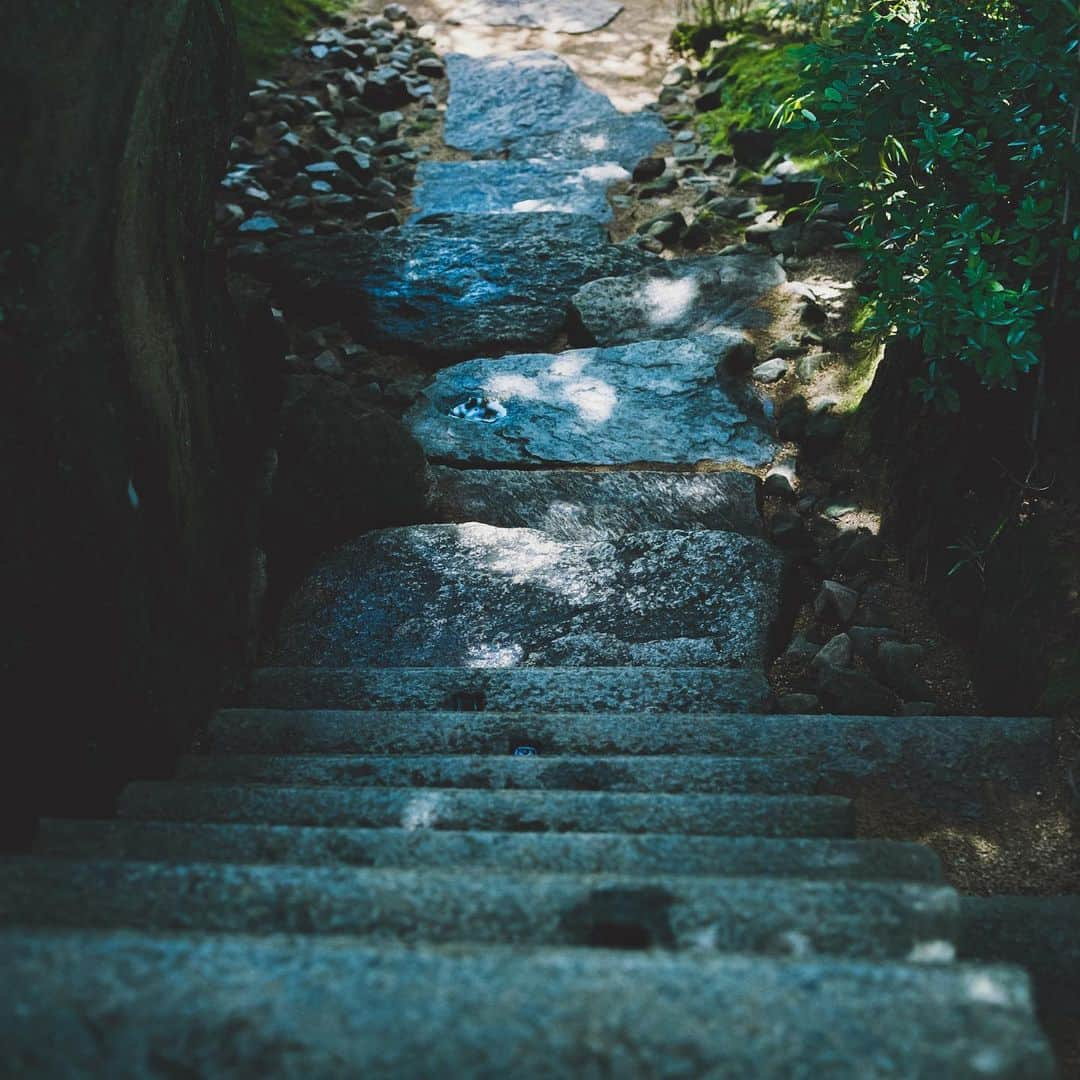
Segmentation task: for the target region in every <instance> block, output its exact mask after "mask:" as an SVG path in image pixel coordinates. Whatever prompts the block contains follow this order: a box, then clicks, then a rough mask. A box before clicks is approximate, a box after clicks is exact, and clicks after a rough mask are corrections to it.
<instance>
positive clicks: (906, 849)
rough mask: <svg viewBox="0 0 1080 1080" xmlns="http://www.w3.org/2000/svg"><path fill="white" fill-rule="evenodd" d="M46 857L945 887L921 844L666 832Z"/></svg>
mask: <svg viewBox="0 0 1080 1080" xmlns="http://www.w3.org/2000/svg"><path fill="white" fill-rule="evenodd" d="M34 850H35V851H38V852H40V853H41V854H44V855H64V856H72V855H81V856H83V857H86V856H89V855H93V856H97V857H99V858H112V859H158V860H162V859H175V860H180V861H186V862H209V861H213V862H238V863H260V862H262V863H265V862H285V863H292V864H294V865H302V866H382V867H402V868H415V869H418V868H420V867H424V866H431V867H454V866H487V867H496V868H499V869H502V870H507V871H509V870H515V871H526V872H534V873H535V872H544V871H573V872H575V873H582V874H599V873H613V874H688V875H689V874H703V875H716V874H723V875H732V876H741V877H774V878H775V877H780V878H784V877H802V878H809V879H814V880H822V879H830V878H847V879H849V880H853V881H893V880H897V881H923V882H940V881H941V880H942V873H941V862H940V860H939V859H938V857H937V855H936V854H935V853H934V852H933V851H932V850H931V849H930V848H928V847H925V846H923V845H921V844H906V843H896V842H895V841H891V840H847V839H837V838H826V837H815V838H813V839H803V838H799V837H796V838H783V837H781V838H766V837H759V836H677V835H673V834H671V833H668V834H666V835H665V834H659V833H647V834H637V835H635V834H633V833H504V832H432V831H430V830H427V829H343V828H335V829H325V828H317V827H313V826H303V825H300V826H296V825H220V824H193V823H191V822H183V821H43V822H42V823H41V826H40V828H39V830H38V835H37V841H36V843H35V845H34Z"/></svg>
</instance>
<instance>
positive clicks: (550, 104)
mask: <svg viewBox="0 0 1080 1080" xmlns="http://www.w3.org/2000/svg"><path fill="white" fill-rule="evenodd" d="M446 70H447V74H448V75H449V77H450V103H449V108H448V109H447V111H446V128H445V130H444V132H443V138H445V139H446V142H447V144H448V145H450V146H455V147H457V148H458V149H459V150H472V151H474V152H477V151H485V150H505V149H506V148H507V147H508V146H510V145H511V144H512V143H513V142H515V141H516V140H518V139H523V138H526V137H532V136H534V135H546V134H549V133H550V132H554V131H563V130H565V129H566V128H572V127H577V126H578V125H580V124H587V123H592V122H594V121H596V120H605V119H610V118H611V117H613V116H617V115H618V110H617V109H616V108H615V106H614V105H612V104H611V102H610V101H609V100H608V99H607V98H606V97H604V95H603V94H601V93H600V92H599V91H597V90H590V89H589V87H587V86H586V85H585V84H584V83H583V82H582V81H581V80H580V79H579V78H578V77H577V75H576V74H574V70H573V68H571V67H570V65H569V64H568V63H567V62H566V61H565V60H563V59H561V58H560V57H558V56H556V55H555V54H554V53H550V52H541V51H539V50H536V51H532V52H519V53H513V54H512V55H510V56H494V57H472V56H464V55H462V54H458V53H455V54H453V55H451V56H448V57H447V58H446Z"/></svg>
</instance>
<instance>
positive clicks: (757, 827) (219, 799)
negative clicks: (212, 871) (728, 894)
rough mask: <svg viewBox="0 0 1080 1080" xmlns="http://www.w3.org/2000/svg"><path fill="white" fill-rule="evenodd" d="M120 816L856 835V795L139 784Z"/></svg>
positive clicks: (551, 829) (511, 829)
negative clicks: (849, 798)
mask: <svg viewBox="0 0 1080 1080" xmlns="http://www.w3.org/2000/svg"><path fill="white" fill-rule="evenodd" d="M119 810H120V816H121V817H124V818H128V819H141V820H158V821H161V820H165V821H218V822H248V823H251V824H273V825H346V826H348V825H352V826H369V827H380V826H391V827H402V828H406V829H453V830H462V829H479V830H492V831H498V832H502V831H509V832H613V833H620V832H626V833H689V834H693V835H708V836H739V835H748V836H849V835H850V834H851V831H852V828H853V818H852V809H851V804H850V803H849V802H848V801H847V800H846V799H839V798H832V797H811V796H803V795H783V796H756V795H624V794H609V793H607V792H591V791H589V792H577V791H459V790H451V789H443V790H438V789H432V788H412V789H409V788H375V789H367V790H365V789H352V788H311V787H309V788H303V787H299V788H289V787H273V786H270V785H248V786H241V785H215V784H177V783H135V784H131V785H129V786H128V787H127V789H126V790H125V791H124V793H123V794H122V796H121V799H120V806H119Z"/></svg>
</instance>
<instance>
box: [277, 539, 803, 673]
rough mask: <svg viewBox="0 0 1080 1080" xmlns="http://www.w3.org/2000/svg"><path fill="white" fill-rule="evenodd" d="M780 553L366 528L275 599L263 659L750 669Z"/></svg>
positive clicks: (764, 635) (714, 542) (752, 544)
mask: <svg viewBox="0 0 1080 1080" xmlns="http://www.w3.org/2000/svg"><path fill="white" fill-rule="evenodd" d="M781 571H782V563H781V559H780V557H779V556H778V555H777V554H776V552H775V551H774V550H773V549H772V547H771V546H770V545H769V544H768V543H766V542H765V541H764V540H759V539H755V538H752V537H746V536H739V535H738V534H736V533H728V532H676V531H661V532H641V533H631V534H629V535H627V536H623V537H620V538H618V539H615V540H610V541H605V540H574V541H569V540H558V539H555V538H554V537H551V536H548V535H546V534H544V533H541V532H539V531H537V530H534V529H499V528H495V527H492V526H490V525H480V524H477V523H469V524H464V525H424V526H417V527H413V528H407V529H386V530H383V531H381V532H374V533H368V534H367V535H366V536H363V537H361V538H359V539H358V540H355V541H353V542H351V543H349V544H347V545H345V546H344V547H342V548H339V549H338V550H337V551H335V552H333V553H332V554H331V555H329V556H327V557H325V558H324V559H322V560H320V561H319V563H318V564H317V565H316V566H315V568H314V569H313V571H312V572H311V574H310V575H309V576H308V577H307V579H306V580H305V581H304V582H303V584H302V585H301V587H300V588H299V589H298V590H297V592H296V593H295V594H294V595H293V597H292V599H291V600H290V602H289V604H288V605H287V607H286V609H285V611H284V615H283V619H282V622H281V627H280V631H279V641H278V647H277V650H276V653H275V654H274V655H273V657H272V661H273V663H275V664H277V665H282V666H292V665H295V666H309V665H313V666H322V667H349V666H357V667H469V668H479V667H552V666H560V665H565V666H573V667H608V666H617V667H624V666H644V667H716V666H731V667H740V668H750V669H753V668H758V669H760V668H761V667H762V666H763V665H764V662H765V659H766V655H767V652H768V646H769V640H770V635H771V629H772V623H773V620H774V619H775V617H776V614H777V611H778V605H779V591H780V582H781V576H782V574H781Z"/></svg>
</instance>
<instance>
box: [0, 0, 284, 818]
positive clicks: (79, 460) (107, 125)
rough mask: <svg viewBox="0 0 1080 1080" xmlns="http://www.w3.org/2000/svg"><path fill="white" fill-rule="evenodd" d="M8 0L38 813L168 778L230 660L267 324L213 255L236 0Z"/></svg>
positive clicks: (21, 538) (5, 173)
mask: <svg viewBox="0 0 1080 1080" xmlns="http://www.w3.org/2000/svg"><path fill="white" fill-rule="evenodd" d="M4 6H5V9H7V10H6V14H8V15H9V16H10V17H9V18H8V19H5V21H4V22H5V32H4V35H3V37H2V40H0V70H2V71H3V73H4V74H3V96H4V101H5V103H6V104H5V112H4V120H3V124H4V136H5V138H4V145H5V147H6V152H5V154H4V155H3V162H2V164H0V173H2V176H0V187H2V189H3V191H4V193H5V197H4V200H3V205H2V208H0V231H2V233H3V236H4V244H3V247H4V248H5V249H7V251H6V258H5V262H4V266H3V267H2V269H0V309H2V311H3V315H4V318H3V323H2V329H0V334H2V340H0V349H2V351H3V353H4V355H5V357H6V358H7V359H8V363H5V365H4V367H5V379H4V382H5V385H4V391H3V394H2V395H0V432H2V433H3V434H2V435H0V488H2V490H3V491H4V492H5V495H6V498H5V506H4V528H3V530H2V531H0V590H2V595H3V598H4V601H3V605H4V616H3V620H2V623H0V625H2V627H3V629H2V636H0V679H2V681H3V683H4V686H3V687H2V688H0V692H2V693H3V700H4V702H5V704H6V706H7V708H8V709H9V710H10V709H14V710H15V712H16V713H20V715H21V720H22V722H21V723H19V724H18V725H15V726H13V728H12V730H11V731H10V732H9V740H10V738H11V736H12V735H14V738H15V745H14V746H12V745H11V742H10V741H9V743H8V746H7V747H6V751H5V755H4V757H5V758H6V759H7V761H8V762H10V763H11V765H12V766H13V767H14V768H17V770H18V777H17V779H18V780H19V781H20V783H22V784H26V785H27V787H28V788H32V791H33V795H32V796H31V798H30V799H29V800H27V801H24V802H23V803H22V804H21V806H20V807H19V808H18V811H19V813H20V815H21V817H20V818H19V820H21V821H23V822H24V823H25V822H26V821H27V820H28V819H30V818H31V817H32V815H33V814H34V813H35V812H39V811H47V812H50V813H55V812H59V811H62V810H64V809H78V810H86V809H93V808H97V809H98V810H100V809H102V808H103V807H105V806H107V805H108V802H109V800H110V798H111V794H110V791H111V790H113V789H115V787H116V786H117V785H118V784H119V783H120V782H122V780H123V779H124V778H126V777H127V776H129V775H131V774H133V773H135V772H144V773H145V772H152V771H154V770H156V769H158V768H162V767H165V766H166V765H167V762H168V761H169V759H170V757H171V755H172V754H173V753H174V752H175V750H176V749H177V748H178V747H179V746H180V745H181V744H182V743H185V742H186V741H187V737H188V736H189V734H190V730H191V727H192V725H193V724H195V723H196V722H197V721H198V719H199V718H200V716H201V715H203V714H205V712H206V711H207V710H208V709H209V708H210V707H211V705H212V703H213V701H214V699H215V698H216V695H217V690H218V685H217V683H218V669H219V665H220V663H221V661H222V658H223V657H224V656H226V655H227V654H230V653H232V654H235V653H236V652H238V651H241V650H242V647H243V644H244V642H245V640H246V634H247V629H246V617H247V606H248V595H247V594H248V585H247V580H248V576H249V575H248V566H249V565H250V564H251V562H252V552H251V548H252V544H251V541H252V537H253V521H252V517H253V514H252V506H253V500H254V492H255V488H256V477H257V466H258V459H259V457H260V450H259V449H258V448H259V446H260V441H259V437H258V430H257V417H258V416H259V415H260V406H259V404H258V402H257V401H256V400H255V396H254V395H253V393H252V390H251V386H252V379H251V373H250V371H249V370H248V367H249V363H250V361H251V356H250V351H246V350H245V348H244V346H243V345H242V344H241V343H242V342H256V343H257V342H258V341H259V340H260V336H259V335H260V329H259V327H260V326H262V325H263V324H260V323H259V321H258V317H257V316H253V318H254V322H252V323H251V324H250V325H249V326H248V327H247V328H246V330H244V331H243V332H242V331H241V327H240V326H239V324H238V323H237V321H236V317H235V315H234V313H233V311H232V310H231V308H230V307H229V304H228V300H227V294H226V290H225V283H224V274H223V270H222V267H221V266H220V265H219V263H218V261H217V260H216V258H215V257H214V255H213V253H212V252H211V251H209V250H208V247H207V241H208V223H209V222H210V221H211V220H212V196H213V190H214V187H215V185H216V183H217V179H218V177H219V175H220V173H221V172H222V171H223V168H224V161H225V148H226V146H227V143H228V134H229V128H230V127H231V120H232V113H233V107H234V103H235V101H236V91H237V89H238V87H237V83H236V79H237V76H238V71H239V62H238V56H237V54H236V50H235V44H234V41H233V37H232V31H231V27H230V26H229V24H228V21H227V13H226V12H225V10H224V9H223V8H222V5H221V4H220V3H218V2H216V0H146V2H144V3H139V4H136V5H132V4H128V3H118V2H115V0H99V2H96V3H94V4H83V5H73V4H63V5H57V4H48V3H44V4H20V5H17V6H16V5H4ZM14 11H17V14H13V12H14ZM266 318H267V320H269V315H268V313H267V315H266ZM258 359H260V360H261V361H262V362H263V363H265V361H266V357H265V356H263V357H259V358H258ZM271 362H272V361H271ZM58 671H62V673H63V676H62V678H57V672H58ZM28 702H29V703H33V710H34V711H33V716H32V718H31V717H30V716H29V714H24V713H21V711H20V710H19V705H20V704H24V703H28ZM11 715H14V713H12V712H9V716H11ZM28 721H32V722H28ZM46 778H48V779H46ZM4 789H5V793H8V792H10V791H12V785H11V784H8V783H6V782H5V783H4ZM95 800H96V801H95ZM4 817H5V818H6V820H7V822H8V824H9V825H10V824H11V822H12V821H15V820H16V819H15V818H14V817H7V816H6V815H4ZM9 835H10V834H9Z"/></svg>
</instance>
